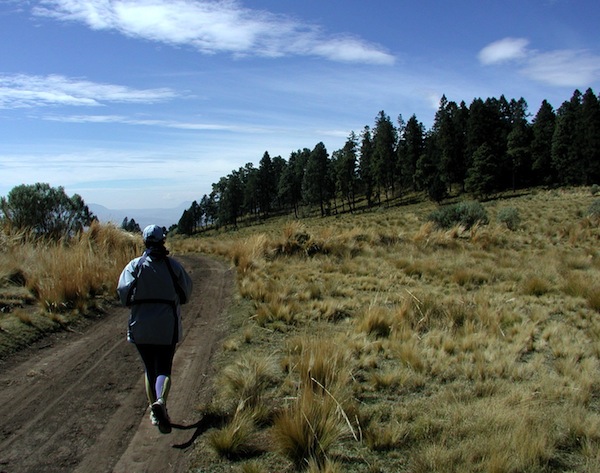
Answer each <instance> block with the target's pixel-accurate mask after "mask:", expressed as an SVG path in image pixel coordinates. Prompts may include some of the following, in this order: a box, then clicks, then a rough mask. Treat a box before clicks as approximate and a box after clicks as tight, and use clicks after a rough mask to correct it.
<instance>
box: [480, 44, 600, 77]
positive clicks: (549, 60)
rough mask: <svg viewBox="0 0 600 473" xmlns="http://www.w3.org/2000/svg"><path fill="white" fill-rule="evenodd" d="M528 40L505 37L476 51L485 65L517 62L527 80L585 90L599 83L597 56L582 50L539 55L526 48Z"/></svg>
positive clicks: (539, 52) (598, 58)
mask: <svg viewBox="0 0 600 473" xmlns="http://www.w3.org/2000/svg"><path fill="white" fill-rule="evenodd" d="M528 45H529V40H527V39H524V38H504V39H501V40H499V41H495V42H493V43H491V44H489V45H487V46H486V47H484V48H483V49H482V50H481V51H480V52H479V55H478V57H479V61H480V62H481V64H483V65H485V66H490V65H496V64H501V63H511V62H513V63H516V64H518V71H519V72H520V73H521V74H523V75H524V76H526V77H528V78H529V79H533V80H535V81H537V82H542V83H544V84H548V85H552V86H559V87H588V86H592V85H593V83H594V82H596V81H598V80H600V56H599V55H597V54H594V53H593V52H591V51H589V50H585V49H562V50H556V51H548V52H541V51H538V50H535V49H528V47H527V46H528Z"/></svg>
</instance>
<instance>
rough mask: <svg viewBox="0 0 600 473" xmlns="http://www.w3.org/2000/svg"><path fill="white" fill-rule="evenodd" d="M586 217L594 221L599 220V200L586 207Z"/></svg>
mask: <svg viewBox="0 0 600 473" xmlns="http://www.w3.org/2000/svg"><path fill="white" fill-rule="evenodd" d="M588 216H589V217H591V218H594V219H598V218H600V199H596V200H594V202H592V203H591V204H590V206H589V207H588Z"/></svg>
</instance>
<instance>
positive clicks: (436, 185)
mask: <svg viewBox="0 0 600 473" xmlns="http://www.w3.org/2000/svg"><path fill="white" fill-rule="evenodd" d="M595 183H600V99H599V97H597V96H596V95H595V93H594V91H593V90H592V89H591V88H590V89H587V90H586V91H585V93H581V92H580V91H579V90H575V91H574V93H573V95H572V97H571V99H570V100H568V101H565V102H563V104H562V105H561V106H560V107H559V108H558V109H557V110H555V109H554V108H553V107H552V105H550V103H548V102H547V101H546V100H544V101H543V102H542V104H541V106H540V107H539V109H538V111H537V113H536V114H535V116H533V117H531V114H530V113H529V111H528V105H527V102H526V101H525V99H523V98H520V99H510V100H508V99H506V98H505V97H504V96H501V97H500V98H488V99H486V100H483V99H481V98H475V99H474V100H473V101H472V102H471V104H470V105H469V106H467V105H466V103H465V102H464V101H462V102H460V103H459V104H457V103H456V102H453V101H449V100H448V99H447V98H446V97H445V96H443V97H442V98H441V100H440V104H439V108H438V110H437V112H436V113H435V117H434V122H433V125H432V127H431V129H429V130H426V129H425V127H424V125H423V123H421V122H420V121H419V120H418V119H417V117H416V115H414V114H413V115H412V116H411V117H410V118H409V119H408V120H407V121H404V119H403V118H402V115H400V116H398V118H397V120H396V121H395V122H394V121H393V120H392V119H391V118H390V117H389V116H388V115H387V114H386V113H385V112H384V111H380V112H379V114H378V115H377V116H376V119H375V124H374V126H373V127H372V128H371V127H369V126H365V127H364V129H363V130H362V131H361V132H360V134H356V133H355V132H351V133H350V135H349V136H348V138H347V140H346V142H345V144H344V146H343V147H342V148H341V149H339V150H335V151H333V152H332V153H331V155H330V154H329V153H328V151H327V149H326V147H325V145H324V144H323V143H322V142H320V143H317V145H316V146H315V147H314V148H313V149H309V148H304V149H299V150H297V151H293V152H292V153H291V154H290V156H289V159H288V160H287V161H286V160H285V159H283V158H282V157H281V156H276V157H273V158H272V157H271V156H270V155H269V153H268V151H267V152H265V153H264V155H263V157H262V158H261V160H260V162H259V164H258V167H255V166H254V165H253V164H252V163H248V164H246V165H245V166H243V167H240V168H239V169H237V170H233V171H232V172H231V173H230V174H228V175H227V176H225V177H222V178H220V179H219V181H218V182H216V183H214V184H213V185H212V191H211V192H210V194H209V195H206V194H205V195H204V196H203V197H202V199H201V200H200V201H199V202H197V201H194V202H193V203H192V205H191V207H190V208H189V209H187V210H185V211H184V212H183V215H182V216H181V218H180V220H179V222H178V225H177V229H178V231H179V232H180V233H184V234H192V233H194V232H197V231H200V230H202V229H204V228H207V227H209V226H217V227H218V226H222V225H233V226H235V225H237V224H238V222H239V220H240V218H242V217H248V216H249V217H256V218H266V217H268V216H269V215H270V214H273V213H275V212H293V213H294V215H295V216H296V217H298V215H299V212H300V209H301V207H303V206H309V207H310V208H315V209H318V211H319V212H320V214H321V215H322V216H325V215H328V214H330V213H332V212H338V211H351V212H352V211H354V210H355V209H356V206H357V203H358V202H359V201H364V202H365V203H366V205H367V206H374V205H382V204H384V203H386V202H389V201H390V200H391V199H394V198H397V197H399V196H402V195H405V194H407V193H409V192H423V193H426V195H427V196H428V197H429V198H430V199H432V200H434V201H436V202H442V201H443V200H444V199H445V198H446V197H448V196H449V195H452V194H453V195H456V194H461V193H469V194H472V195H473V196H475V197H476V198H486V197H489V196H491V195H493V194H494V193H497V192H501V191H505V190H511V189H512V190H517V189H520V188H525V187H534V186H562V185H591V184H595Z"/></svg>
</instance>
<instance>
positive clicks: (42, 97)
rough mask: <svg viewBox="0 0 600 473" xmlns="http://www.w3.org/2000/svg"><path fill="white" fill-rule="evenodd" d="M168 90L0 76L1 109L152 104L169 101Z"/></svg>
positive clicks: (59, 78)
mask: <svg viewBox="0 0 600 473" xmlns="http://www.w3.org/2000/svg"><path fill="white" fill-rule="evenodd" d="M174 96H175V93H174V92H173V91H172V90H171V89H166V88H161V89H133V88H130V87H125V86H121V85H115V84H101V83H97V82H90V81H87V80H82V79H71V78H68V77H64V76H61V75H48V76H32V75H25V74H17V75H0V108H20V107H34V106H45V105H70V106H99V105H103V104H105V103H109V102H114V103H154V102H159V101H163V100H167V99H171V98H173V97H174Z"/></svg>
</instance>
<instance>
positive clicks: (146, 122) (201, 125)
mask: <svg viewBox="0 0 600 473" xmlns="http://www.w3.org/2000/svg"><path fill="white" fill-rule="evenodd" d="M42 118H43V119H44V120H48V121H54V122H63V123H99V124H103V123H106V124H111V123H117V124H123V125H137V126H148V127H160V128H172V129H178V130H189V131H225V132H237V133H261V132H263V133H264V132H267V131H273V130H267V129H265V128H261V127H257V126H249V125H237V124H226V125H224V124H220V123H205V122H193V121H177V120H161V119H151V118H137V117H128V116H125V115H45V116H44V117H42Z"/></svg>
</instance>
